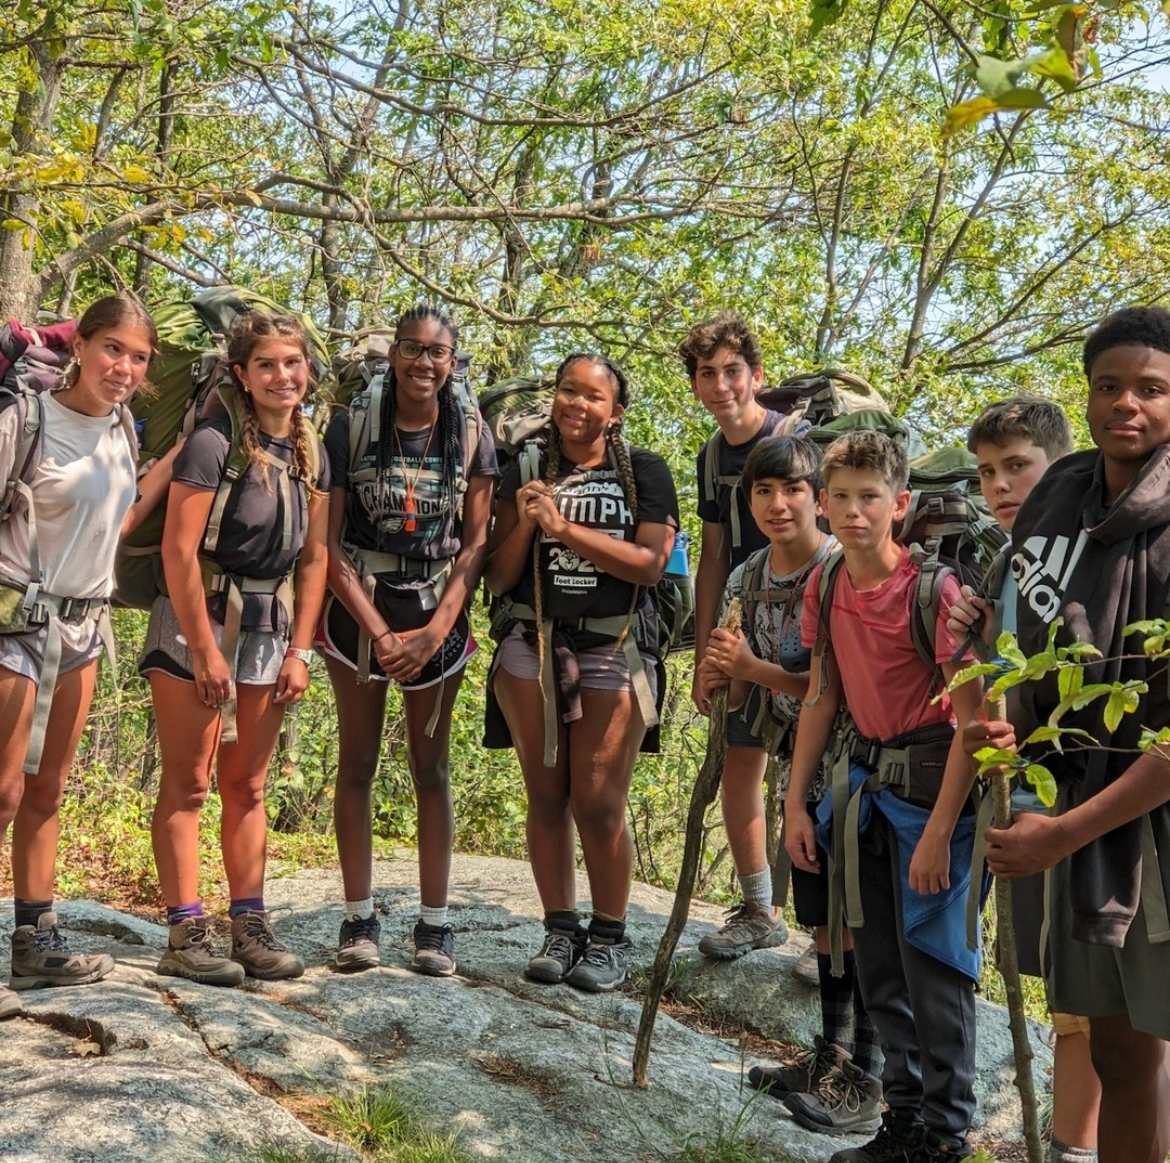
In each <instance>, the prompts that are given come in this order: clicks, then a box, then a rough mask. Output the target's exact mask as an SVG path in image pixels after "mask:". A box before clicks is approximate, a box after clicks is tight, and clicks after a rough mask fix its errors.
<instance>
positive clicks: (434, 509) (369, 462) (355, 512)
mask: <svg viewBox="0 0 1170 1163" xmlns="http://www.w3.org/2000/svg"><path fill="white" fill-rule="evenodd" d="M477 418H478V421H479V440H478V443H477V445H476V449H475V455H474V457H473V458H472V463H471V469H470V472H469V475H470V476H472V477H477V476H487V477H494V476H497V475H498V473H499V469H498V468H497V467H496V449H495V445H494V443H493V442H492V436H491V433H490V432H489V431H488V428H487V425H486V424H485V423H484V422H483V418H482V417H477ZM349 430H350V413H349V412H348V411H346V412H339V413H338V414H337V415H336V416H334V417H333V419H332V420H331V421H330V423H329V428H328V430H327V431H326V433H325V451H326V453H327V454H328V457H329V464H330V468H331V470H332V479H333V485H334V488H346V489H348V491H349V493H350V503H349V506H348V513H347V516H346V528H345V540H346V542H347V543H348V544H351V545H354V546H356V547H357V548H358V549H370V550H377V551H379V552H382V553H396V554H399V555H400V556H402V557H408V558H413V559H414V560H417V561H445V560H447V559H448V558H452V557H455V556H456V555H457V554H458V553H459V550H460V547H461V543H462V542H461V532H462V511H461V510H456V511H452V509H451V506H450V503H449V500H448V496H447V490H446V487H445V485H444V483H443V447H442V441H441V435H440V425H438V424H436V425H435V427H434V430H433V431H426V430H424V431H422V432H403V431H402V430H400V429H399V430H397V431H396V432H388V433H387V432H383V433H381V434H380V435H379V439H378V441H371V442H370V446H369V447H368V448H367V449H366V451H365V454H364V456H363V457H362V459H361V463H360V464H358V465H357V466H356V467H357V471H358V473H362V472H363V471H366V470H374V469H375V468H376V467H377V464H378V446H379V444H380V442H381V441H383V440H389V441H390V442H391V445H392V455H391V456H390V457H389V458H388V460H389V468H388V471H387V472H385V473H383V474H382V475H381V476H378V475H377V474H376V473H373V472H372V471H371V472H370V475H369V477H368V478H367V479H359V480H351V479H350V476H349ZM455 437H456V440H457V443H458V448H459V472H460V474H461V475H462V472H463V465H464V462H465V460H466V454H465V452H464V442H465V440H466V437H467V429H466V425H465V423H464V419H463V414H462V412H460V415H459V422H458V424H457V426H456V431H455ZM408 481H409V482H411V483H412V484H413V485H414V504H415V518H414V522H415V527H414V529H413V530H408V529H407V527H406V526H407V524H408V517H407V513H406V486H407V482H408Z"/></svg>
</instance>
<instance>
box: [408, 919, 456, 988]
mask: <svg viewBox="0 0 1170 1163" xmlns="http://www.w3.org/2000/svg"><path fill="white" fill-rule="evenodd" d="M410 967H411V969H413V970H414V971H415V973H425V974H426V975H427V976H428V977H450V976H451V974H453V973H454V972H455V928H454V926H453V925H450V924H447V925H428V924H427V923H426V921H421V920H420V921H419V923H418V924H417V925H415V927H414V960H413V961H411V963H410Z"/></svg>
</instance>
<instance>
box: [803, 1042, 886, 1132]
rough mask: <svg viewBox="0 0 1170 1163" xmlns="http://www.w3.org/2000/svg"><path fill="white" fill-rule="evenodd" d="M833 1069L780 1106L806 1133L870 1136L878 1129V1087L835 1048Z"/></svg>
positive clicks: (880, 1098)
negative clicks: (809, 1089)
mask: <svg viewBox="0 0 1170 1163" xmlns="http://www.w3.org/2000/svg"><path fill="white" fill-rule="evenodd" d="M832 1049H833V1051H834V1055H835V1058H836V1061H835V1063H834V1065H833V1069H832V1070H830V1071H829V1073H828V1074H826V1075H825V1076H824V1078H822V1079H821V1081H820V1082H819V1083H818V1084H817V1086H816V1088H815V1089H814V1090H812V1091H810V1092H807V1093H796V1094H790V1095H789V1096H788V1097H787V1098H786V1099H785V1100H784V1105H785V1106H786V1107H787V1108H788V1109H789V1111H791V1112H792V1117H793V1118H794V1119H795V1120H796V1121H797V1122H798V1123H799V1124H800V1125H801V1126H802V1127H804V1128H805V1129H806V1130H809V1131H818V1132H819V1133H820V1134H822V1135H862V1134H871V1133H872V1132H874V1131H876V1130H877V1129H878V1128H879V1127H880V1126H881V1125H882V1084H881V1082H880V1081H879V1080H878V1079H876V1078H874V1077H872V1076H871V1075H869V1074H866V1073H865V1072H864V1071H862V1070H860V1069H859V1068H858V1067H857V1066H855V1065H854V1064H853V1059H852V1058H851V1057H850V1056H849V1054H847V1053H846V1052H845V1051H844V1050H842V1049H841V1048H840V1047H839V1046H834V1047H833V1048H832Z"/></svg>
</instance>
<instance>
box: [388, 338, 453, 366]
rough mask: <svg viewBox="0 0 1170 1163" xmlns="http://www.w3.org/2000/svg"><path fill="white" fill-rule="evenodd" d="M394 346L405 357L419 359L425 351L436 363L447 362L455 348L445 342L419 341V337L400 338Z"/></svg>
mask: <svg viewBox="0 0 1170 1163" xmlns="http://www.w3.org/2000/svg"><path fill="white" fill-rule="evenodd" d="M394 346H395V347H396V348H397V349H398V354H399V355H401V356H402V358H403V359H418V357H419V356H420V355H422V353H423V352H424V351H425V352H426V353H427V355H429V356H430V357H431V359H432V361H433V362H435V363H446V362H447V360H449V359H450V358H451V357H452V356H453V355H454V354H455V349H454V348H453V347H449V346H448V345H447V344H445V343H431V344H426V343H419V342H418V340H417V339H399V340H397V341H395V344H394Z"/></svg>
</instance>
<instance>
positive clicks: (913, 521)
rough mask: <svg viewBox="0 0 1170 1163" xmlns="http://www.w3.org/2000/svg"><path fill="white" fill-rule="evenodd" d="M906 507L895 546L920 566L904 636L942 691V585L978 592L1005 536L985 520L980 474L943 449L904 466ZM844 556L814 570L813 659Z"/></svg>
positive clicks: (824, 636)
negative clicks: (816, 620) (816, 619)
mask: <svg viewBox="0 0 1170 1163" xmlns="http://www.w3.org/2000/svg"><path fill="white" fill-rule="evenodd" d="M909 487H910V505H909V507H908V508H907V510H906V516H905V517H904V518H903V520H902V523H901V525H899V526H898V527H897V528H895V529H894V539H895V540H896V541H897V542H898V543H899V544H900V545H905V546H908V547H909V548H910V550H911V552H912V553H913V555H914V559H915V561H916V562H917V563H918V564H919V565H920V567H921V572H920V574H919V578H918V586H917V593H916V600H915V603H914V617H913V618H912V619H911V622H910V633H911V636H912V638H913V640H914V648H915V649H916V650H917V651H918V655H919V657H920V658H921V659H922V661H923V662H924V663H926V665H927V666H929V667H930V668H931V670H932V671H933V673H934V684H933V690H934V691H935V692H937V691H939V690H941V689H942V687H943V686H944V685H945V684H944V683H943V681H942V670H941V667H940V666H939V664H938V663H937V662H936V661H935V654H936V650H935V644H936V634H937V629H938V614H939V609H940V608H941V604H942V588H943V583H944V581H945V580H946V578H947V577H948V576H951V575H954V577H955V578H956V580H957V581H958V582H959V584H960V585H969V586H971V587H972V588H973V589H978V588H979V586H980V584H981V582H982V580H983V575H984V573H986V571H987V570H988V569H989V568H990V567H991V564H992V562H993V561H994V560H995V558H996V556H997V555H998V553H999V551H1000V550H1001V549H1002V548H1003V546H1004V545H1005V544H1006V543H1007V541H1008V534H1007V533H1006V532H1005V531H1004V529H1003V528H1002V526H1000V525H999V523H998V522H997V521H996V520H995V518H994V517H992V516H991V513H990V511H989V510H988V508H987V504H986V502H985V501H984V500H983V496H982V494H981V493H980V491H979V470H978V466H977V463H976V460H975V457H974V455H972V454H971V453H970V452H968V451H967V450H966V449H965V448H944V449H940V450H939V451H938V452H931V453H927V454H926V455H924V456H919V457H917V458H915V459H914V460H912V461H911V462H910V482H909ZM843 560H844V555H843V553H842V551H841V550H840V549H838V550H836V551H835V552H834V553H833V555H832V557H830V558H829V559H828V560H827V561H826V562H825V565H824V568H823V569H822V570H821V579H820V586H819V594H820V603H821V604H820V627H819V629H818V632H817V644H816V647H815V648H814V650H815V652H816V653H817V654H823V653H824V651H825V648H826V646H827V645H828V617H829V614H828V612H829V610H830V604H831V601H832V595H833V591H834V588H835V586H836V583H837V577H838V575H839V573H840V568H841V564H842V562H843Z"/></svg>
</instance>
